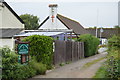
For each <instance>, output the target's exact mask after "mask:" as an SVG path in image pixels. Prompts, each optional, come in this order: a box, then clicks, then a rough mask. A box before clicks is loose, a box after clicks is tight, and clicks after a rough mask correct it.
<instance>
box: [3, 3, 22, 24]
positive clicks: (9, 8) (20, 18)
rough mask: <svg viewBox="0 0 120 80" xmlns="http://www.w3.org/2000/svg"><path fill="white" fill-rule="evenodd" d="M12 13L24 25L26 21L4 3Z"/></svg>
mask: <svg viewBox="0 0 120 80" xmlns="http://www.w3.org/2000/svg"><path fill="white" fill-rule="evenodd" d="M2 3H3V4H4V5H5V6H6V7H7V8H8V9H9V10H10V11H11V12H12V14H13V15H14V16H15V17H16V18H17V19H18V20H19V21H20V22H21V23H22V24H24V21H23V20H22V19H21V18H20V17H19V16H18V15H17V14H16V13H15V11H14V10H13V9H12V8H11V7H10V6H9V5H8V4H7V3H6V2H2Z"/></svg>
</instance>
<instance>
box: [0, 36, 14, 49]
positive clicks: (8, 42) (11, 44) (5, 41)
mask: <svg viewBox="0 0 120 80" xmlns="http://www.w3.org/2000/svg"><path fill="white" fill-rule="evenodd" d="M14 42H15V39H13V38H9V39H7V38H6V39H0V47H4V46H6V45H7V46H8V47H9V48H10V49H11V50H12V49H13V48H14Z"/></svg>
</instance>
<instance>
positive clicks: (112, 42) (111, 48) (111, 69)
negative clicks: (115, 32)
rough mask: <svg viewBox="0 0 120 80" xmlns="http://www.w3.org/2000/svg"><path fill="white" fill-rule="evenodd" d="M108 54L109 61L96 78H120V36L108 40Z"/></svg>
mask: <svg viewBox="0 0 120 80" xmlns="http://www.w3.org/2000/svg"><path fill="white" fill-rule="evenodd" d="M107 52H108V55H107V61H106V62H105V63H104V65H102V67H100V69H99V70H98V71H97V73H96V75H95V78H120V36H113V37H112V38H110V39H109V40H108V51H107ZM101 74H103V75H101Z"/></svg>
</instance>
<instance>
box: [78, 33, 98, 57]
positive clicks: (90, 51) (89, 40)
mask: <svg viewBox="0 0 120 80" xmlns="http://www.w3.org/2000/svg"><path fill="white" fill-rule="evenodd" d="M78 41H82V42H84V45H85V47H84V51H85V57H89V56H92V55H94V54H95V53H96V52H97V48H98V45H99V39H98V38H96V37H95V36H92V35H90V34H84V35H80V36H79V38H78Z"/></svg>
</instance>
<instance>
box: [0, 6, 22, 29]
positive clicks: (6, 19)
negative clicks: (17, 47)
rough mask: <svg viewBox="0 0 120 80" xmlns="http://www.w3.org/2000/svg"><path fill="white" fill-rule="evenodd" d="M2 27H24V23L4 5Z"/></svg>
mask: <svg viewBox="0 0 120 80" xmlns="http://www.w3.org/2000/svg"><path fill="white" fill-rule="evenodd" d="M0 28H24V24H22V23H21V22H20V21H19V20H18V19H17V18H16V17H15V16H14V15H13V13H12V12H11V11H10V10H9V9H8V8H7V7H6V6H4V7H3V9H2V26H0Z"/></svg>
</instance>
